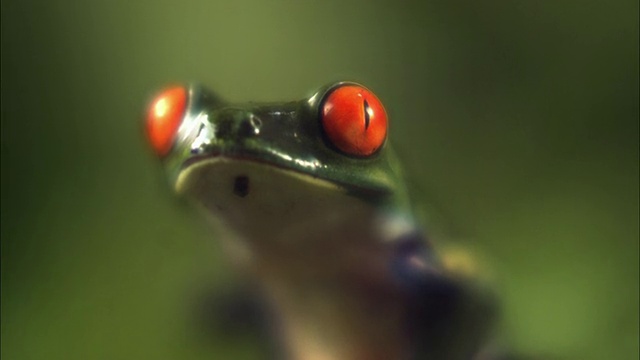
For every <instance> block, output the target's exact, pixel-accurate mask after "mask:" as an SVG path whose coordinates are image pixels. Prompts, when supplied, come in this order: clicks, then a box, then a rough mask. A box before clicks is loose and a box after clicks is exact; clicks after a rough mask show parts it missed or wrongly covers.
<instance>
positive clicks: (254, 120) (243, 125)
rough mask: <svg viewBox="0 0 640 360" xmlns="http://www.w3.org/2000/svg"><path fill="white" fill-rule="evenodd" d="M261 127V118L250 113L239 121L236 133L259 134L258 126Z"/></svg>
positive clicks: (241, 134) (244, 134)
mask: <svg viewBox="0 0 640 360" xmlns="http://www.w3.org/2000/svg"><path fill="white" fill-rule="evenodd" d="M261 127H262V120H260V118H258V117H256V116H254V115H251V116H249V117H248V118H246V119H242V121H240V125H239V127H238V135H240V136H254V135H258V134H260V128H261Z"/></svg>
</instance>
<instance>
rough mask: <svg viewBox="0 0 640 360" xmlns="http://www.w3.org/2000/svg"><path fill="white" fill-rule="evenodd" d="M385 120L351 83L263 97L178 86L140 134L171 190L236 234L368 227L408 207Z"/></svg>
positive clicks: (158, 103) (159, 101) (372, 99)
mask: <svg viewBox="0 0 640 360" xmlns="http://www.w3.org/2000/svg"><path fill="white" fill-rule="evenodd" d="M387 122H388V121H387V113H386V111H385V109H384V107H383V105H382V103H381V102H380V100H379V99H378V98H377V97H376V96H375V95H374V94H373V93H372V92H371V91H370V90H368V89H367V88H365V87H364V86H362V85H359V84H356V83H350V82H340V83H336V84H333V85H330V86H325V87H323V88H322V89H320V90H319V91H317V92H316V93H315V94H313V95H312V96H311V97H309V98H307V99H303V100H300V101H292V102H284V103H267V104H258V103H246V104H233V103H228V102H226V101H224V100H222V99H221V98H220V97H218V96H217V95H216V94H214V93H213V92H211V91H208V90H207V89H205V88H203V87H200V86H177V87H173V88H169V89H167V90H165V91H164V92H162V93H161V94H160V95H158V97H157V98H156V99H155V101H154V102H153V103H152V105H151V107H150V109H149V113H148V117H147V135H148V138H149V140H150V143H151V145H152V147H153V149H154V150H155V152H156V153H157V155H158V156H159V157H160V158H161V159H162V162H163V163H164V164H165V167H166V169H167V171H168V174H169V178H170V181H171V183H172V185H173V186H174V187H175V189H176V191H177V192H178V193H180V194H184V195H186V196H187V197H189V198H191V199H193V200H195V201H196V202H198V203H200V204H201V205H203V206H204V207H205V208H206V209H208V210H209V211H210V212H212V213H213V214H214V215H215V217H217V218H220V219H222V221H223V222H224V223H226V224H227V225H229V226H230V227H231V228H232V229H234V230H236V231H237V232H238V233H240V234H241V235H245V236H247V237H269V236H274V237H279V238H282V237H292V236H293V237H300V236H305V235H303V234H307V235H306V236H308V234H309V233H310V232H314V231H316V230H317V229H329V228H340V230H335V231H343V229H342V227H345V228H346V227H348V228H350V229H357V228H358V227H359V226H353V225H354V222H355V223H359V222H362V223H363V225H362V228H363V229H364V228H367V227H369V228H370V226H368V225H370V221H371V219H372V218H373V216H375V214H376V213H380V209H388V210H395V209H397V208H398V207H404V206H407V200H406V193H405V190H404V188H403V186H402V181H401V174H400V170H399V168H398V166H397V163H396V161H395V158H394V156H393V154H392V153H391V150H390V149H389V146H388V144H387V141H386V138H387V129H388V126H387ZM348 221H351V223H348V224H347V223H345V222H348ZM365 222H369V223H368V225H365V224H364V223H365ZM322 231H323V230H320V232H321V233H322ZM351 231H357V230H351ZM324 235H325V236H330V235H331V232H330V231H328V230H327V233H326V234H324Z"/></svg>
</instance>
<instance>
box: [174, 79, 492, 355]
mask: <svg viewBox="0 0 640 360" xmlns="http://www.w3.org/2000/svg"><path fill="white" fill-rule="evenodd" d="M344 84H345V83H338V84H333V85H331V86H327V87H324V88H322V89H320V90H319V91H318V92H316V93H315V94H314V95H313V96H311V97H310V98H308V99H304V100H301V101H293V102H286V103H271V104H256V103H247V104H230V103H227V102H225V101H223V100H222V99H221V98H219V97H218V96H216V95H215V94H214V93H212V92H210V91H208V90H206V89H204V88H202V87H199V86H189V87H188V89H189V90H188V94H189V96H188V104H187V110H186V114H185V115H184V119H183V121H182V125H181V126H180V128H179V131H178V134H177V136H176V141H175V143H174V146H173V148H172V150H171V152H170V154H169V155H168V156H166V157H165V158H164V160H163V161H164V164H165V167H166V169H167V171H168V174H169V177H170V180H171V183H172V184H173V185H174V186H175V190H176V191H177V192H178V193H180V194H182V195H184V196H186V197H187V198H189V199H191V200H193V201H194V202H195V203H197V204H198V205H199V206H200V207H201V208H203V209H205V210H206V211H205V212H206V213H207V214H208V216H209V217H210V218H211V219H213V220H215V221H216V222H218V223H219V225H220V226H221V227H224V229H226V231H227V234H226V236H225V241H226V244H227V245H228V246H229V251H231V252H232V253H233V255H234V256H233V258H234V260H236V261H237V262H239V263H240V264H241V267H242V269H243V270H245V271H246V272H248V273H250V274H251V275H252V276H253V277H254V278H255V279H257V281H258V283H259V284H260V287H261V289H262V291H263V293H264V294H265V295H266V297H267V298H268V299H269V300H270V303H271V304H273V311H274V313H275V314H277V315H278V317H279V324H280V326H279V339H280V341H281V344H282V347H283V349H284V350H283V353H284V354H286V357H288V358H292V359H413V358H424V357H425V356H432V357H435V358H446V359H456V358H461V359H468V358H470V357H471V355H472V354H473V353H474V352H475V351H476V350H477V348H478V344H479V339H480V338H481V336H479V334H480V333H482V332H483V331H476V329H477V328H482V329H484V328H485V326H484V321H482V322H480V324H481V326H479V327H478V322H477V321H476V320H477V319H476V318H474V317H473V316H471V318H472V320H470V321H471V322H470V323H465V322H461V321H459V320H460V318H461V316H460V314H465V315H464V316H465V317H466V312H468V311H466V310H465V309H467V308H469V307H468V306H466V305H465V304H466V303H467V302H466V301H462V300H460V299H463V298H464V299H466V298H467V297H468V296H467V295H465V291H462V290H460V289H461V288H463V287H462V286H461V282H460V281H458V280H456V279H454V278H452V277H450V276H448V275H446V274H445V273H444V272H443V270H442V269H441V266H440V265H439V263H438V261H437V259H436V257H435V256H434V253H433V251H432V248H431V246H430V245H429V244H428V242H427V241H425V240H424V239H423V237H422V236H421V235H420V231H419V229H417V228H416V227H415V225H414V224H415V222H414V221H413V217H412V215H411V207H410V203H409V198H408V195H407V191H406V189H405V187H404V184H403V180H402V173H401V171H400V167H399V166H398V161H397V159H396V157H395V156H394V154H393V152H392V150H391V148H390V147H389V144H388V143H387V144H384V145H383V147H382V148H380V149H379V150H378V151H377V152H376V153H375V154H374V155H373V156H370V157H367V158H357V157H352V156H347V155H345V154H343V153H341V152H340V151H338V150H337V149H335V148H334V147H333V146H331V144H330V143H329V142H328V141H327V139H326V138H325V136H324V134H323V131H322V126H321V124H320V121H319V119H318V114H319V106H320V104H321V101H322V99H323V97H324V96H325V94H327V93H328V91H329V90H331V89H332V88H334V87H336V86H341V85H344ZM449 285H450V286H449ZM442 288H446V289H447V290H444V291H440V292H439V290H438V289H442ZM434 289H435V290H434ZM443 294H444V295H443ZM461 294H462V295H461ZM443 299H444V300H443ZM451 304H455V306H454V305H451ZM454 307H455V309H453V311H452V308H454ZM445 312H446V317H445V316H444V315H443V316H436V315H434V314H440V313H443V314H444V313H445ZM484 314H485V312H482V314H481V315H480V317H482V316H484ZM443 319H444V320H443ZM469 324H471V325H469ZM470 328H471V329H470ZM410 329H412V330H410ZM421 336H422V338H421ZM430 358H431V357H430Z"/></svg>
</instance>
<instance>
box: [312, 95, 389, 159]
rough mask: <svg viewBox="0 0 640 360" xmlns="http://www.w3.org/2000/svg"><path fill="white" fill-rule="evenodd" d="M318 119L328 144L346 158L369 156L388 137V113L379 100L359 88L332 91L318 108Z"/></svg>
mask: <svg viewBox="0 0 640 360" xmlns="http://www.w3.org/2000/svg"><path fill="white" fill-rule="evenodd" d="M320 118H321V122H322V127H323V129H324V132H325V134H326V135H327V138H328V139H329V141H330V142H331V144H333V145H334V146H335V147H337V148H338V149H339V150H340V151H342V152H344V153H346V154H348V155H352V156H361V157H364V156H369V155H372V154H373V153H375V152H376V150H378V149H379V148H380V147H381V146H382V144H384V140H385V139H386V137H387V113H386V112H385V110H384V107H383V106H382V103H381V102H380V100H378V98H377V97H376V96H375V95H374V94H373V93H372V92H371V91H369V90H368V89H366V88H364V87H362V86H358V85H343V86H340V87H337V88H335V89H333V90H332V91H331V92H330V93H329V94H327V96H326V97H325V99H324V102H323V103H322V105H321V109H320Z"/></svg>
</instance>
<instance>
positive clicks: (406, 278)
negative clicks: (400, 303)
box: [391, 233, 497, 360]
mask: <svg viewBox="0 0 640 360" xmlns="http://www.w3.org/2000/svg"><path fill="white" fill-rule="evenodd" d="M395 246H396V250H395V255H394V256H393V260H392V262H391V272H392V273H393V276H394V277H395V279H396V281H397V284H398V285H399V286H400V287H401V288H402V289H403V290H404V292H405V293H406V294H407V297H408V300H407V312H406V321H405V324H406V331H407V336H408V337H409V338H410V339H411V342H412V347H413V348H414V349H415V350H414V351H413V353H414V355H415V359H452V360H453V359H465V360H467V359H471V358H473V356H474V354H476V353H477V352H479V351H480V350H481V348H482V346H483V345H484V343H485V341H486V339H487V337H488V335H489V332H490V329H491V327H492V323H493V319H494V318H495V317H496V316H495V315H496V312H497V307H496V301H495V297H494V296H493V295H492V294H490V293H489V292H488V291H487V290H486V288H484V287H481V286H480V287H479V286H478V285H477V284H475V283H474V282H472V281H471V280H470V278H468V277H466V276H460V274H461V273H459V272H453V271H449V270H448V268H447V267H446V265H447V263H446V262H445V261H440V260H438V259H437V258H436V256H435V253H434V252H433V249H432V248H430V247H429V246H428V242H427V241H426V240H425V239H424V237H423V236H422V235H421V234H419V233H409V234H406V235H403V236H402V237H401V238H400V239H398V241H397V242H396V245H395ZM449 265H451V264H449ZM455 269H456V271H458V270H459V269H457V268H455ZM460 271H461V270H460Z"/></svg>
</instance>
